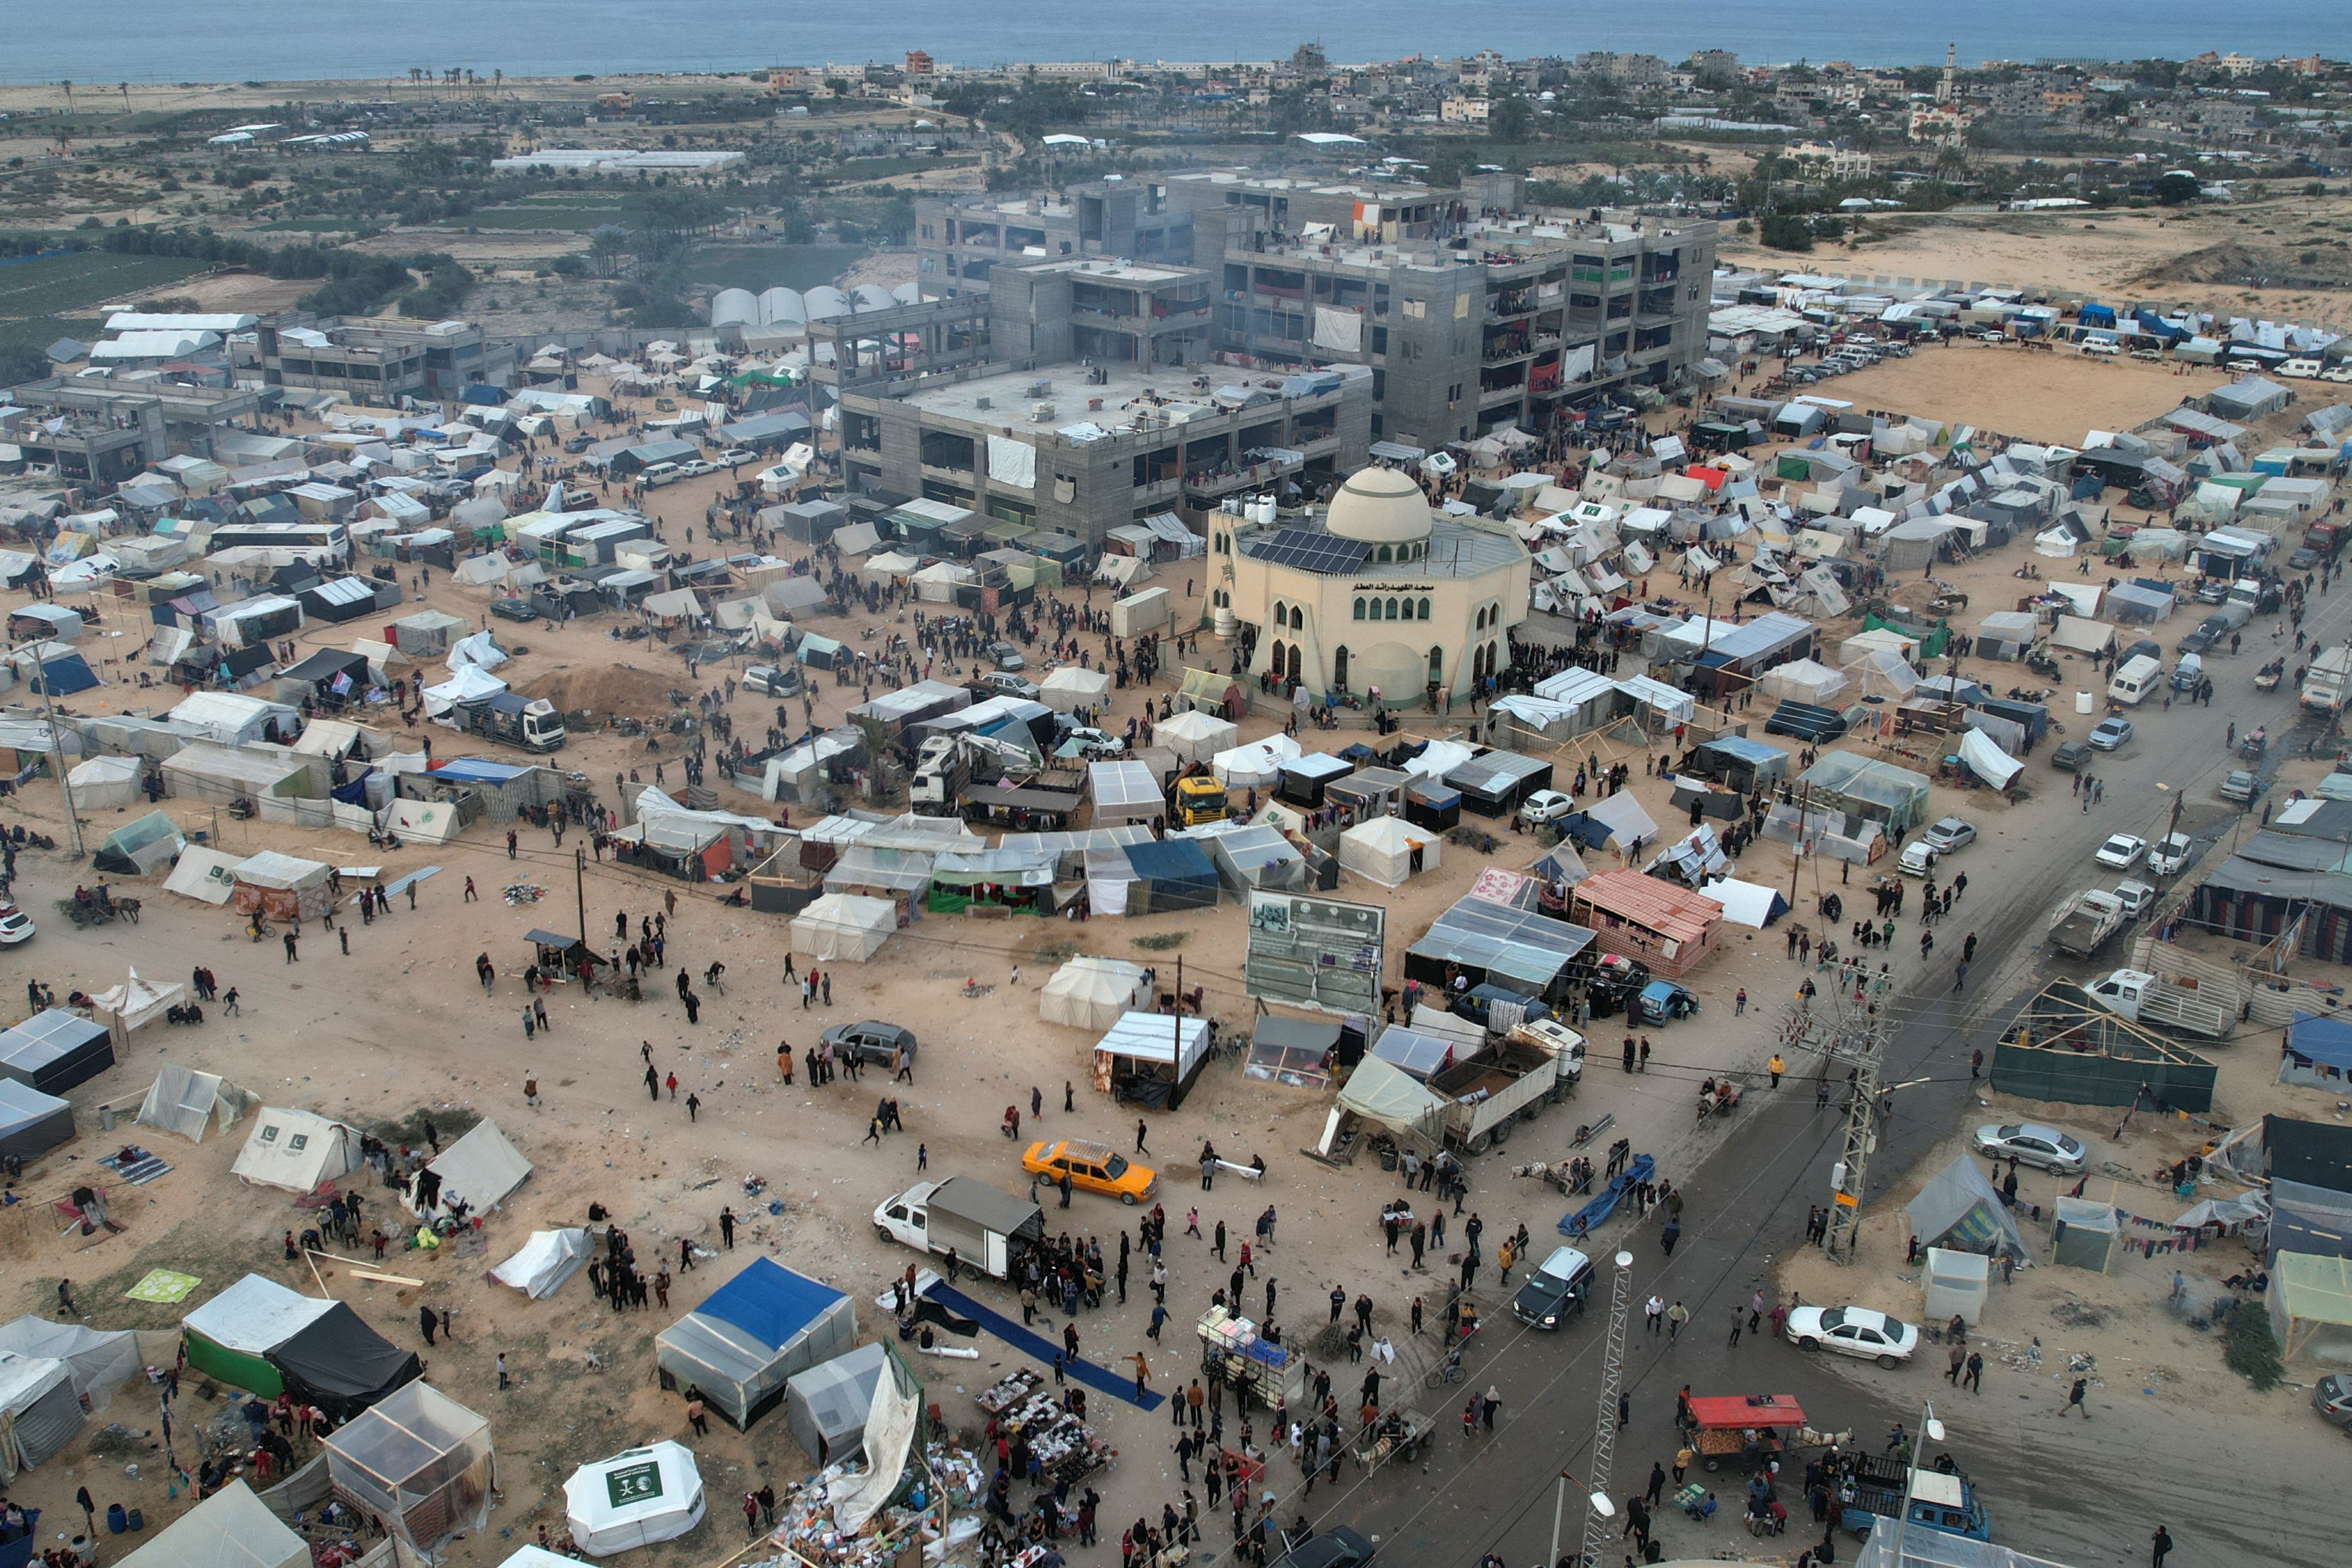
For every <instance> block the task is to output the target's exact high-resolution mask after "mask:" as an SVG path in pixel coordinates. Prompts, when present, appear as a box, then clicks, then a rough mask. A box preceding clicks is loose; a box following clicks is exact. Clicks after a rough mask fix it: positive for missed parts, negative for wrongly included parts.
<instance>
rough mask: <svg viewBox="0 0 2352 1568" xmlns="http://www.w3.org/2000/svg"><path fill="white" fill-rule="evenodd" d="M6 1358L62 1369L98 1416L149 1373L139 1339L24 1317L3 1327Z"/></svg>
mask: <svg viewBox="0 0 2352 1568" xmlns="http://www.w3.org/2000/svg"><path fill="white" fill-rule="evenodd" d="M0 1355H20V1356H25V1357H27V1358H30V1359H32V1360H37V1361H38V1360H48V1361H56V1362H60V1363H62V1364H64V1366H65V1369H66V1375H67V1377H68V1379H69V1380H70V1382H71V1384H72V1386H73V1392H74V1397H75V1398H76V1399H77V1400H78V1401H79V1402H80V1403H82V1404H83V1405H85V1406H87V1407H88V1408H89V1409H90V1410H92V1411H98V1410H103V1409H105V1408H106V1406H107V1405H108V1403H109V1402H110V1400H111V1399H112V1398H113V1396H114V1391H115V1390H116V1389H118V1388H120V1387H121V1386H122V1385H124V1384H126V1383H128V1382H130V1381H131V1379H132V1378H134V1377H137V1376H139V1375H142V1373H143V1372H144V1371H145V1370H146V1364H145V1363H144V1362H143V1361H142V1360H141V1358H140V1355H139V1336H138V1335H137V1334H134V1333H128V1332H125V1331H123V1330H121V1329H114V1330H108V1329H93V1328H87V1327H84V1326H83V1325H82V1324H80V1323H53V1322H49V1321H48V1320H47V1319H46V1318H36V1317H22V1318H18V1319H17V1320H16V1322H12V1323H6V1324H0Z"/></svg>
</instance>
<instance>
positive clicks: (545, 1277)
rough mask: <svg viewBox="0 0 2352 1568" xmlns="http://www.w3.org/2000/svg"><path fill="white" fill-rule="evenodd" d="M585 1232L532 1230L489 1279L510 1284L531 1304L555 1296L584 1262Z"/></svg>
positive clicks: (587, 1244)
mask: <svg viewBox="0 0 2352 1568" xmlns="http://www.w3.org/2000/svg"><path fill="white" fill-rule="evenodd" d="M590 1250H591V1249H590V1246H589V1242H588V1232H587V1231H585V1230H583V1229H581V1228H578V1227H576V1226H575V1227H572V1228H566V1229H562V1230H534V1231H532V1232H531V1233H530V1240H528V1241H526V1242H524V1243H523V1244H522V1247H521V1249H520V1250H519V1251H517V1252H516V1253H515V1255H514V1256H513V1257H511V1258H509V1259H508V1260H506V1261H505V1262H503V1263H501V1264H499V1266H498V1267H497V1268H495V1269H493V1270H490V1278H491V1279H493V1280H496V1281H498V1282H499V1284H501V1285H511V1286H512V1287H514V1288H515V1289H516V1290H518V1291H521V1292H522V1293H523V1294H524V1295H526V1296H529V1297H530V1299H531V1300H533V1301H543V1300H544V1299H546V1298H547V1297H549V1296H551V1295H553V1294H555V1292H556V1291H557V1290H559V1289H560V1288H561V1287H562V1284H563V1281H566V1280H569V1279H570V1278H572V1275H573V1274H575V1273H577V1272H578V1271H579V1270H580V1266H581V1265H582V1264H583V1263H585V1262H587V1261H588V1254H589V1251H590Z"/></svg>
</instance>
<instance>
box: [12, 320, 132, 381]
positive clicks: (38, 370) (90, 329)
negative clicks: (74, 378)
mask: <svg viewBox="0 0 2352 1568" xmlns="http://www.w3.org/2000/svg"><path fill="white" fill-rule="evenodd" d="M105 329H106V322H105V320H104V319H103V318H101V317H97V316H64V317H59V316H28V317H26V318H25V319H23V320H20V321H7V320H0V376H15V375H21V376H22V377H23V378H24V379H25V380H26V381H37V380H39V379H40V378H41V377H42V376H45V375H47V374H48V373H49V371H50V368H51V367H50V366H49V365H48V364H47V362H46V361H40V360H38V359H37V356H38V355H39V354H40V353H41V352H42V351H43V350H47V348H48V346H49V345H50V344H51V343H54V342H56V341H57V340H58V339H59V338H71V339H72V340H74V341H75V342H77V343H95V342H97V341H98V340H99V335H100V333H101V332H103V331H104V330H105ZM10 367H16V368H14V369H12V368H10Z"/></svg>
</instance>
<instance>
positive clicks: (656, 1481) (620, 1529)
mask: <svg viewBox="0 0 2352 1568" xmlns="http://www.w3.org/2000/svg"><path fill="white" fill-rule="evenodd" d="M702 1511H703V1500H702V1472H701V1471H700V1470H699V1469H697V1468H696V1467H695V1462H694V1456H693V1455H692V1454H691V1453H688V1451H687V1450H686V1449H685V1448H681V1447H680V1446H679V1445H677V1444H676V1443H672V1442H668V1441H667V1440H665V1441H663V1442H659V1443H656V1444H654V1445H653V1446H652V1447H651V1448H631V1449H629V1450H627V1451H626V1452H625V1453H619V1454H615V1455H614V1456H613V1457H612V1458H609V1459H599V1460H597V1461H596V1462H595V1463H594V1464H593V1465H583V1466H581V1467H580V1468H579V1469H576V1470H574V1471H572V1476H571V1479H568V1480H566V1481H565V1482H564V1483H563V1514H564V1522H565V1523H566V1524H567V1525H569V1526H570V1527H571V1531H572V1542H574V1543H575V1544H576V1545H578V1546H579V1548H580V1549H581V1550H582V1551H583V1552H587V1553H588V1555H590V1556H591V1557H610V1556H611V1555H612V1554H613V1553H614V1552H625V1551H627V1550H628V1549H629V1548H631V1547H633V1546H651V1545H653V1544H655V1543H656V1542H662V1541H670V1540H675V1539H676V1538H677V1537H678V1536H681V1535H684V1534H685V1533H686V1532H687V1531H689V1530H692V1529H693V1528H694V1527H695V1526H696V1525H698V1524H700V1523H701V1522H702Z"/></svg>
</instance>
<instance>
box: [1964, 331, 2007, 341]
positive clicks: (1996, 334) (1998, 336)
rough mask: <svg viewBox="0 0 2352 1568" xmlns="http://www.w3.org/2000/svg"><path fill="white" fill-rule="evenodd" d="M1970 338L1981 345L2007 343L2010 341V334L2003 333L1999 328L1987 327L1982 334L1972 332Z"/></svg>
mask: <svg viewBox="0 0 2352 1568" xmlns="http://www.w3.org/2000/svg"><path fill="white" fill-rule="evenodd" d="M1969 337H1970V338H1972V339H1974V340H1976V341H1978V342H1979V343H2006V342H2008V341H2009V334H2008V333H2006V332H2004V331H2002V330H2001V329H2000V328H1998V327H1987V328H1986V329H1984V330H1982V331H1980V332H1971V333H1969Z"/></svg>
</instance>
